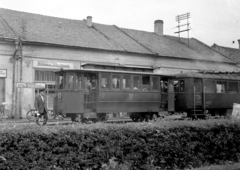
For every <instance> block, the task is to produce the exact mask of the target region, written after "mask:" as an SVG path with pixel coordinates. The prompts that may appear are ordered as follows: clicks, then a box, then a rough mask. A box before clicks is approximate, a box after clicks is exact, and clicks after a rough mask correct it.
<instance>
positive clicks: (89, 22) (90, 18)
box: [87, 16, 92, 27]
mask: <svg viewBox="0 0 240 170" xmlns="http://www.w3.org/2000/svg"><path fill="white" fill-rule="evenodd" d="M87 26H88V27H92V17H91V16H87Z"/></svg>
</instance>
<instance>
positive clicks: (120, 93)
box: [54, 69, 165, 121]
mask: <svg viewBox="0 0 240 170" xmlns="http://www.w3.org/2000/svg"><path fill="white" fill-rule="evenodd" d="M163 78H165V77H164V76H160V75H158V74H154V73H143V72H127V71H116V70H111V71H105V70H94V69H92V70H91V69H82V70H62V71H58V72H56V79H57V82H56V97H55V101H54V110H55V112H56V113H58V114H65V115H66V116H67V117H71V118H72V120H73V121H75V120H79V119H80V120H81V121H83V120H84V119H92V120H93V121H101V120H103V121H104V120H106V119H107V115H108V113H118V112H127V113H129V115H130V117H131V118H132V120H133V121H143V120H148V119H153V118H154V117H156V116H158V112H159V109H160V105H161V93H160V82H161V81H162V79H163ZM87 81H88V82H90V83H91V87H89V83H87Z"/></svg>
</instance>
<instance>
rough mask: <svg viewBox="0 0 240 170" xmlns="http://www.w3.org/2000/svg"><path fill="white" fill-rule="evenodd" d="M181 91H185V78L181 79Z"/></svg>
mask: <svg viewBox="0 0 240 170" xmlns="http://www.w3.org/2000/svg"><path fill="white" fill-rule="evenodd" d="M179 92H185V81H184V80H180V81H179Z"/></svg>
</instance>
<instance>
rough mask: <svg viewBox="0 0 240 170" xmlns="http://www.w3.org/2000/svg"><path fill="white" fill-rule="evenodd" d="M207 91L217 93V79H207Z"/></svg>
mask: <svg viewBox="0 0 240 170" xmlns="http://www.w3.org/2000/svg"><path fill="white" fill-rule="evenodd" d="M205 92H206V93H215V81H209V80H207V81H205Z"/></svg>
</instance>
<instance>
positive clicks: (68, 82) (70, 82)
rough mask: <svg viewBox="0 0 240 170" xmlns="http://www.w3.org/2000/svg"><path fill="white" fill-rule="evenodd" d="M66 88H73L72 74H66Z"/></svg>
mask: <svg viewBox="0 0 240 170" xmlns="http://www.w3.org/2000/svg"><path fill="white" fill-rule="evenodd" d="M67 88H68V89H73V88H74V74H73V73H71V74H68V75H67Z"/></svg>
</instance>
